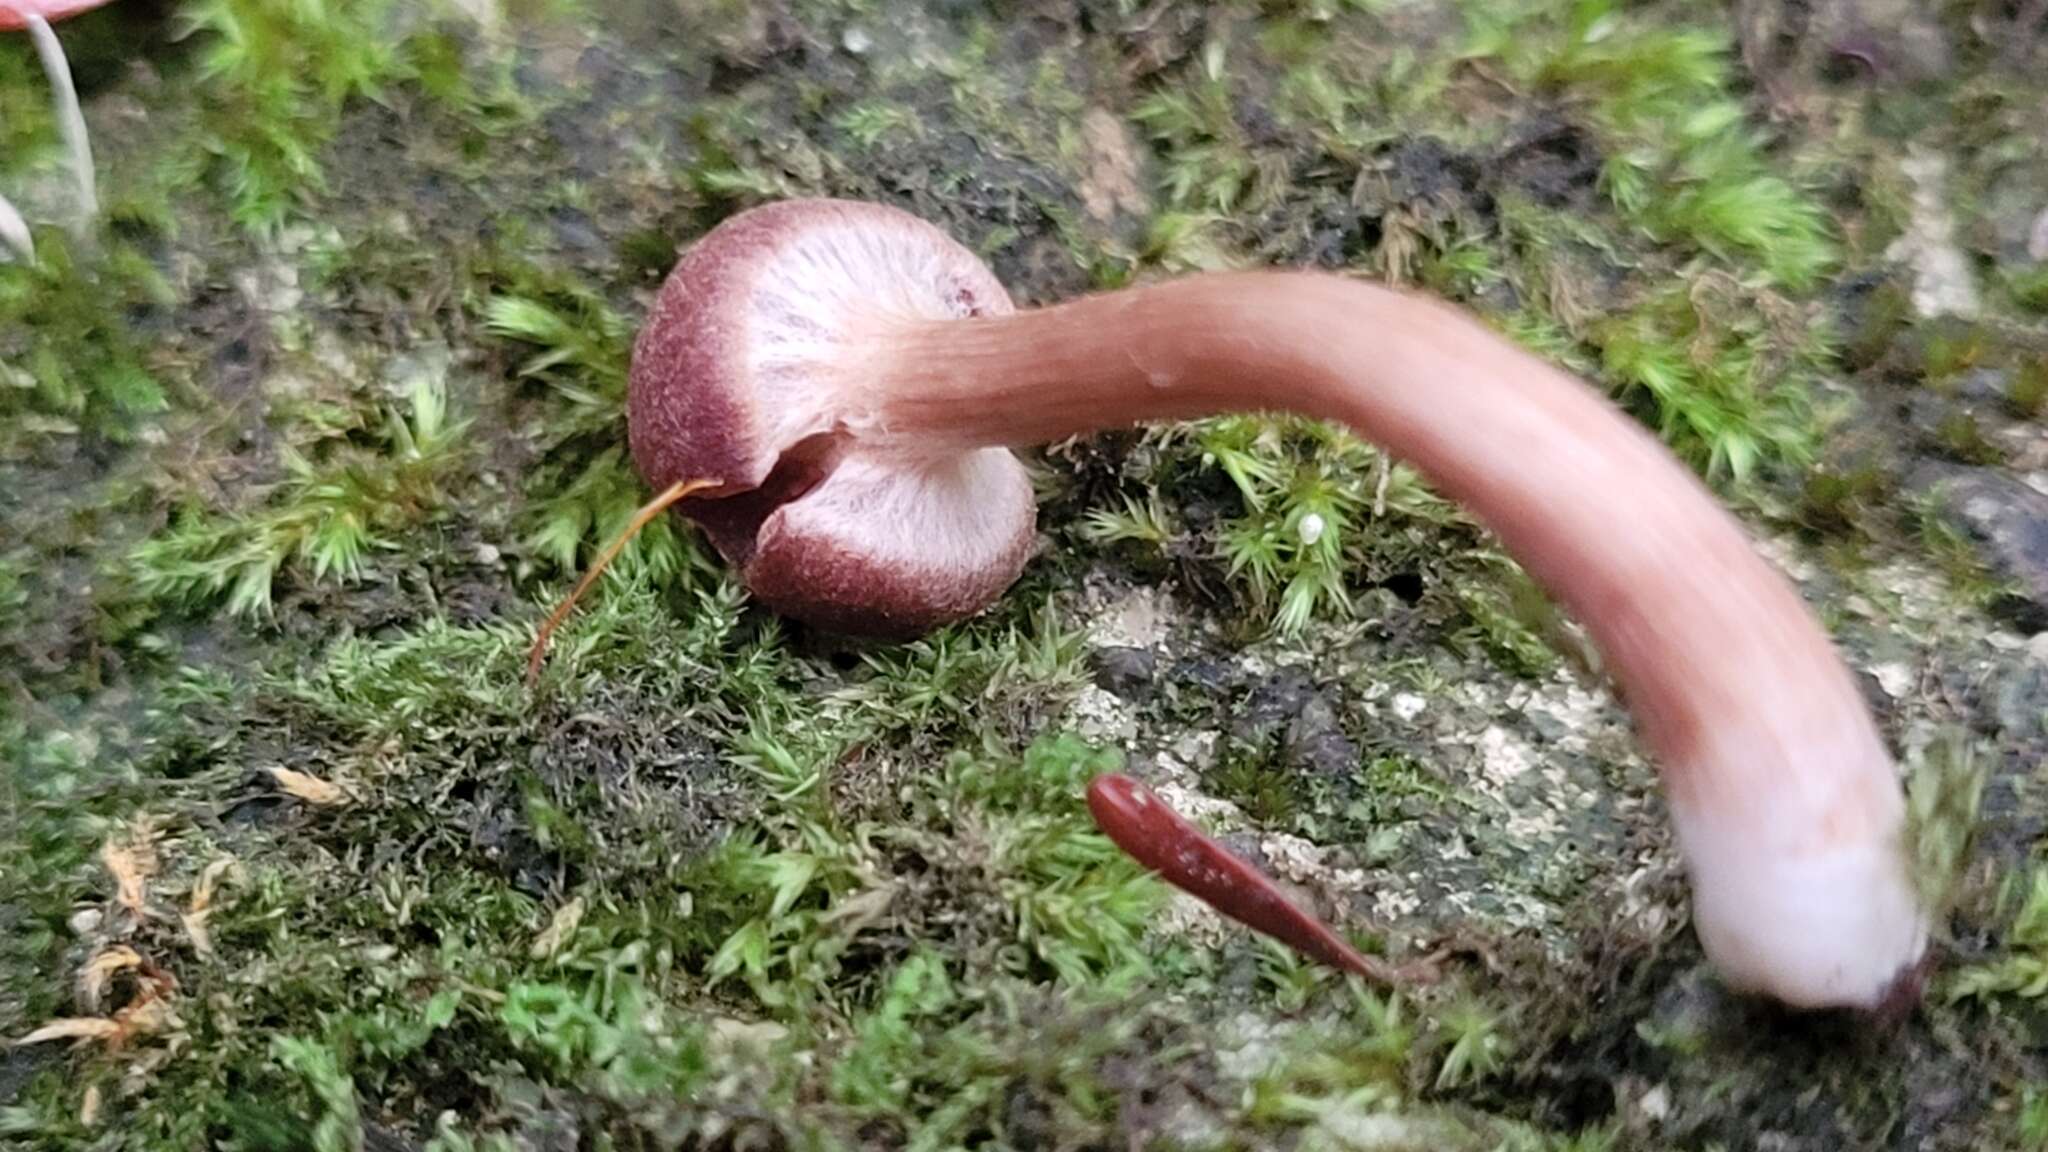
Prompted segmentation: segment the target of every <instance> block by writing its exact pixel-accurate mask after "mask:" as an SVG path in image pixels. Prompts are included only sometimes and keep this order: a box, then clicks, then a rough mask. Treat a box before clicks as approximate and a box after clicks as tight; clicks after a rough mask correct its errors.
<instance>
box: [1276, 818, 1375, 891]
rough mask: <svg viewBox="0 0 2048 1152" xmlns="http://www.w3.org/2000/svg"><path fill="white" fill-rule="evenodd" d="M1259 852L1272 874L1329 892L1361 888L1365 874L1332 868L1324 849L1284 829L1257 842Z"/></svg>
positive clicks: (1363, 884) (1362, 888)
mask: <svg viewBox="0 0 2048 1152" xmlns="http://www.w3.org/2000/svg"><path fill="white" fill-rule="evenodd" d="M1259 849H1260V851H1262V852H1264V853H1265V854H1266V859H1267V861H1268V862H1269V863H1270V865H1271V867H1272V871H1273V874H1274V875H1276V876H1278V877H1280V878H1281V879H1283V880H1287V881H1290V882H1291V883H1295V884H1299V885H1301V886H1302V887H1304V888H1315V889H1320V890H1322V891H1326V892H1331V893H1345V892H1359V891H1363V890H1364V888H1365V886H1366V883H1365V873H1364V872H1362V871H1360V870H1359V869H1356V868H1337V867H1333V866H1331V865H1330V864H1328V863H1327V862H1325V860H1324V856H1325V855H1326V854H1327V850H1326V849H1324V848H1321V847H1318V846H1317V845H1315V844H1312V843H1310V842H1308V841H1307V840H1304V839H1302V838H1301V837H1299V836H1294V835H1290V834H1288V833H1285V832H1274V833H1271V834H1269V835H1267V836H1266V837H1265V838H1264V839H1262V840H1260V841H1259Z"/></svg>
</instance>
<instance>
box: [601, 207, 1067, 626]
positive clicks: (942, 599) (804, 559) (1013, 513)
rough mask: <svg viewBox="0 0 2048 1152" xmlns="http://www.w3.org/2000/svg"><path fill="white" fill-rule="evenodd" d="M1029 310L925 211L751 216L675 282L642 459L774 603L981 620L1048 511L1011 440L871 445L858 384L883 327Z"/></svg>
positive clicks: (680, 265)
mask: <svg viewBox="0 0 2048 1152" xmlns="http://www.w3.org/2000/svg"><path fill="white" fill-rule="evenodd" d="M1012 311H1014V306H1013V305H1012V303H1011V301H1010V296H1009V293H1008V292H1006V291H1005V290H1004V289H1003V286H1002V284H1001V283H1000V282H999V281H997V280H996V278H995V277H994V275H993V274H991V273H990V272H989V270H988V268H987V267H986V266H985V265H983V264H982V262H981V261H980V260H979V259H978V258H977V257H976V256H975V255H974V254H973V253H972V252H970V251H968V250H967V249H966V248H964V247H962V246H961V245H960V244H959V243H957V242H956V241H954V240H953V239H952V238H951V237H949V236H947V235H946V234H945V233H944V232H942V231H940V230H938V229H937V228H934V227H932V226H931V225H929V224H927V223H925V222H924V221H922V220H919V219H918V218H916V217H915V216H912V215H910V214H908V213H905V212H901V211H898V210H896V209H893V208H887V207H884V206H881V205H876V204H865V203H857V202H849V201H837V200H804V201H790V202H780V203H773V204H768V205H764V206H762V207H758V208H754V209H750V210H748V211H746V212H743V213H740V214H738V215H736V216H733V217H731V218H729V219H727V220H726V221H724V222H723V223H721V224H720V225H719V226H718V227H716V228H714V229H713V230H712V231H711V232H709V233H707V234H706V235H705V236H704V237H703V238H702V239H701V240H699V241H698V242H697V243H696V244H695V245H693V246H692V247H691V248H690V250H689V251H688V252H687V253H685V254H684V255H683V257H682V259H681V260H680V261H678V262H677V264H676V266H675V268H674V269H673V270H672V271H671V272H670V273H669V276H668V279H667V280H666V282H664V284H663V285H662V289H661V293H660V295H659V297H658V298H657V299H656V301H655V304H654V307H653V309H652V311H651V313H650V315H649V317H648V320H647V323H646V325H645V326H644V327H643V328H642V329H641V332H640V336H639V338H638V340H637V341H636V342H635V345H634V349H633V364H632V371H631V376H630V380H629V390H628V401H627V425H628V438H629V441H630V444H631V447H632V452H633V460H634V463H635V465H636V466H637V467H638V468H639V470H640V473H641V475H642V476H643V477H644V478H645V479H646V481H647V482H648V484H650V485H651V486H652V487H654V488H655V489H657V490H658V489H662V488H666V487H667V486H669V485H670V484H673V483H675V482H677V481H679V480H691V479H711V480H715V481H717V482H718V483H717V486H716V487H713V488H711V489H709V490H707V491H706V492H705V493H704V494H702V495H698V496H692V497H690V498H688V499H685V500H682V501H679V502H678V503H677V504H676V508H677V509H678V510H680V511H681V512H682V513H683V514H684V515H686V516H688V517H690V518H691V519H693V520H695V521H697V522H698V523H699V524H701V525H702V526H703V527H704V529H705V531H706V534H707V535H708V536H709V537H710V538H711V541H712V543H713V545H714V546H715V547H716V548H717V549H718V551H719V553H720V554H721V555H722V556H724V558H725V560H726V562H727V563H729V564H731V565H732V566H734V567H735V568H736V569H738V570H739V572H740V574H741V577H742V579H743V580H744V581H745V583H746V585H747V587H748V588H749V590H751V592H752V593H753V595H754V597H755V598H756V599H758V600H759V601H761V602H762V603H763V604H765V605H766V606H768V607H769V608H771V609H773V610H774V611H776V612H778V613H780V614H782V615H785V616H788V617H790V618H792V619H796V620H801V621H803V622H805V623H807V624H811V625H813V626H815V627H819V628H823V629H826V630H828V631H832V632H838V633H843V634H848V635H857V636H871V637H878V638H901V637H908V636H913V635H916V634H919V633H922V632H925V631H928V630H929V629H931V628H933V627H936V626H938V625H941V624H944V623H948V622H951V621H954V620H958V619H961V618H963V617H966V616H971V615H973V614H974V613H976V612H979V611H981V610H982V609H983V608H985V607H987V606H988V605H989V604H990V603H991V602H993V601H994V600H995V599H996V597H998V596H1000V595H1001V594H1002V592H1003V590H1004V589H1006V588H1007V587H1009V585H1010V584H1011V583H1012V582H1014V581H1015V580H1016V578H1017V576H1018V574H1019V573H1020V572H1021V571H1022V570H1023V567H1024V563H1025V561H1026V559H1027V558H1028V557H1029V554H1030V549H1031V544H1032V539H1033V535H1034V530H1035V523H1036V517H1037V504H1036V500H1035V498H1034V495H1033V493H1032V490H1031V484H1030V481H1029V478H1028V477H1027V476H1026V475H1025V472H1024V468H1023V465H1022V464H1021V463H1020V462H1019V461H1018V460H1017V458H1016V457H1015V456H1014V455H1013V454H1012V453H1011V452H1010V451H1009V450H1008V449H1006V448H975V449H971V450H967V451H959V450H956V449H953V448H950V447H948V448H933V447H921V446H919V445H917V444H915V443H905V442H903V441H902V440H898V439H892V438H889V437H886V436H864V435H863V434H862V433H863V431H864V430H865V429H868V428H871V427H872V425H873V420H872V412H871V410H870V406H869V404H868V402H867V400H866V399H865V397H864V396H863V395H862V393H861V391H860V390H859V389H858V388H855V387H850V386H849V384H848V382H847V380H846V376H845V370H846V368H847V366H848V365H849V363H853V362H857V361H858V359H859V358H858V357H856V356H852V355H850V354H849V352H848V339H847V338H848V336H849V334H850V332H851V331H852V330H853V327H854V326H855V325H857V324H859V323H860V322H861V321H862V320H863V319H873V318H877V317H881V318H885V319H887V318H894V319H903V320H916V321H929V320H952V319H964V318H967V317H972V316H1000V315H1008V314H1010V313H1011V312H1012Z"/></svg>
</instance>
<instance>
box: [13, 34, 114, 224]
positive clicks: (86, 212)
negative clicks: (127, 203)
mask: <svg viewBox="0 0 2048 1152" xmlns="http://www.w3.org/2000/svg"><path fill="white" fill-rule="evenodd" d="M108 2H109V0H0V32H13V31H17V30H19V29H23V28H26V29H28V34H29V39H31V40H33V41H34V42H35V46H36V55H37V56H38V57H39V58H41V60H42V63H43V72H44V74H45V75H47V76H48V77H49V78H50V88H51V89H52V90H53V91H54V92H55V93H56V97H57V129H58V131H59V132H61V133H62V134H63V136H64V144H65V146H66V147H67V148H69V149H70V150H71V169H72V174H73V176H74V177H75V178H76V179H77V180H78V219H79V221H80V224H79V227H81V228H83V227H84V226H85V223H84V222H87V221H90V220H92V219H93V218H94V217H95V216H97V215H99V191H98V188H97V185H96V182H95V180H94V178H93V169H92V145H91V143H90V142H89V141H87V139H86V135H85V114H84V113H83V112H82V111H80V110H79V107H78V89H77V87H76V86H75V85H74V84H73V83H72V81H71V63H70V61H68V60H66V59H65V58H64V46H63V45H62V44H60V43H58V42H57V33H56V31H55V30H54V29H52V28H51V27H50V25H51V24H52V23H54V22H56V21H59V20H64V19H68V18H70V17H72V16H76V15H78V14H79V13H81V12H85V11H88V10H90V9H93V8H98V7H100V6H101V5H103V4H106V3H108ZM0 208H4V212H0V219H4V218H6V217H12V218H14V219H19V218H20V217H19V214H18V213H16V212H15V211H14V208H13V206H12V205H7V204H5V203H4V202H0ZM27 237H28V230H27V228H26V227H23V228H22V229H20V235H19V236H18V237H16V236H13V235H11V234H10V235H9V236H7V239H8V240H9V242H10V244H11V245H13V246H15V247H16V248H17V251H18V252H19V253H20V255H21V256H22V257H23V258H24V259H26V260H34V259H35V249H34V248H33V247H32V246H31V245H30V244H29V242H28V239H27Z"/></svg>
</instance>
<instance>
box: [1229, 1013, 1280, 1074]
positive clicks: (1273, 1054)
mask: <svg viewBox="0 0 2048 1152" xmlns="http://www.w3.org/2000/svg"><path fill="white" fill-rule="evenodd" d="M1293 1031H1294V1027H1293V1026H1292V1025H1290V1024H1287V1023H1285V1022H1283V1021H1280V1020H1275V1019H1272V1018H1270V1017H1268V1016H1266V1015H1264V1014H1262V1013H1256V1012H1242V1013H1239V1014H1238V1015H1236V1016H1234V1017H1231V1018H1230V1019H1228V1020H1225V1021H1223V1022H1222V1025H1221V1026H1220V1027H1219V1028H1218V1029H1217V1035H1216V1041H1215V1045H1216V1046H1215V1049H1214V1055H1215V1059H1216V1075H1217V1077H1218V1078H1220V1079H1221V1080H1223V1081H1224V1082H1225V1083H1233V1084H1249V1083H1251V1082H1252V1081H1254V1080H1257V1079H1258V1078H1259V1077H1261V1076H1264V1075H1266V1074H1267V1073H1269V1072H1272V1071H1273V1070H1274V1069H1276V1068H1278V1067H1279V1066H1280V1064H1281V1062H1282V1061H1284V1060H1285V1059H1286V1058H1287V1052H1286V1044H1287V1039H1288V1036H1289V1035H1290V1034H1292V1032H1293Z"/></svg>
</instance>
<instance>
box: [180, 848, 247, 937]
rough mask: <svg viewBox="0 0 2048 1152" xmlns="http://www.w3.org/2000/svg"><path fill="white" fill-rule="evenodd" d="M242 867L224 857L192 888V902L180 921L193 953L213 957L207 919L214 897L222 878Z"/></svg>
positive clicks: (228, 857) (208, 869)
mask: <svg viewBox="0 0 2048 1152" xmlns="http://www.w3.org/2000/svg"><path fill="white" fill-rule="evenodd" d="M240 867H241V865H240V864H239V863H238V862H237V861H236V860H235V858H234V857H232V856H223V857H221V858H220V859H218V860H215V861H214V862H213V863H211V864H208V865H207V866H206V871H204V872H201V873H200V874H199V882H198V883H197V884H194V885H193V886H192V898H191V901H190V903H189V905H188V907H187V909H186V911H185V912H184V914H183V915H181V916H180V917H179V919H180V920H181V921H182V922H183V923H184V925H185V935H186V936H187V937H188V938H189V939H190V940H191V941H192V951H194V952H196V953H198V954H199V955H201V956H211V955H213V935H212V933H210V932H209V931H208V930H207V927H206V921H207V918H208V917H209V916H211V915H213V895H214V892H215V891H216V890H217V889H218V888H219V886H220V879H221V877H222V876H225V875H227V874H228V872H229V871H230V870H238V869H239V868H240Z"/></svg>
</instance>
